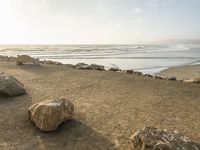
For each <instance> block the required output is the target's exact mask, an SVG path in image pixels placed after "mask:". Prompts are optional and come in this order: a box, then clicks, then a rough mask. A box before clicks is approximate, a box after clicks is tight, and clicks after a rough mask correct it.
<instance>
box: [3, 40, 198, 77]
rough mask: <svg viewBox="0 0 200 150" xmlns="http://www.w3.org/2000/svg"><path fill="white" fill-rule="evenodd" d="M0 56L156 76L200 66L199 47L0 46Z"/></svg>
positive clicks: (176, 45)
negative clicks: (130, 71)
mask: <svg viewBox="0 0 200 150" xmlns="http://www.w3.org/2000/svg"><path fill="white" fill-rule="evenodd" d="M0 55H4V56H17V55H30V56H32V57H35V58H39V59H40V60H44V59H45V60H53V61H57V62H62V63H64V64H76V63H79V62H83V63H88V64H91V63H95V64H100V65H104V66H105V67H106V68H110V67H119V68H120V69H123V70H127V69H134V70H137V71H141V72H143V73H149V74H154V73H157V72H159V71H161V70H163V69H166V68H169V67H173V66H181V65H188V64H195V63H199V62H200V45H183V44H182V45H180V44H173V45H158V44H155V45H1V46H0Z"/></svg>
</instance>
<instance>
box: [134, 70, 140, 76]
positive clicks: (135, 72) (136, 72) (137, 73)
mask: <svg viewBox="0 0 200 150" xmlns="http://www.w3.org/2000/svg"><path fill="white" fill-rule="evenodd" d="M134 74H136V75H139V76H141V75H142V72H139V71H134Z"/></svg>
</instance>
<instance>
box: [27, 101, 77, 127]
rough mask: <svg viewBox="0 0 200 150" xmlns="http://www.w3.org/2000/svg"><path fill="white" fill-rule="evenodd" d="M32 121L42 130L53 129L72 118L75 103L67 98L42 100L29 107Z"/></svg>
mask: <svg viewBox="0 0 200 150" xmlns="http://www.w3.org/2000/svg"><path fill="white" fill-rule="evenodd" d="M28 111H29V116H30V119H31V121H32V122H33V123H34V124H35V125H36V127H37V128H39V129H40V130H42V131H53V130H56V129H57V128H58V126H59V125H60V124H62V123H63V122H65V121H66V120H69V119H71V118H72V114H73V112H74V105H73V104H72V103H71V102H70V101H69V100H67V99H64V98H61V99H55V100H51V101H45V102H40V103H36V104H34V105H32V106H31V107H30V108H29V110H28Z"/></svg>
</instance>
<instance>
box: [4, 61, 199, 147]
mask: <svg viewBox="0 0 200 150" xmlns="http://www.w3.org/2000/svg"><path fill="white" fill-rule="evenodd" d="M0 70H1V71H3V72H5V73H8V74H12V75H14V76H15V77H17V78H18V79H19V80H20V81H21V82H23V83H24V85H25V87H26V89H27V94H26V95H24V96H18V97H16V98H0V149H1V150H4V149H6V150H7V149H9V150H15V149H19V150H32V149H33V150H38V149H39V150H40V149H41V150H104V149H121V150H126V149H129V145H130V140H129V137H130V136H131V135H132V134H133V133H134V132H135V131H136V130H137V129H140V128H143V127H144V126H155V127H159V128H166V129H169V130H177V131H179V132H181V133H183V134H185V135H186V136H188V137H189V138H191V139H193V140H195V141H198V142H200V92H199V91H200V84H193V83H190V84H188V83H182V82H179V81H167V80H159V79H152V78H149V77H139V76H137V75H131V74H124V73H116V72H109V71H87V70H85V71H84V70H77V69H70V68H66V67H65V66H55V65H42V66H31V65H24V66H16V65H15V64H12V63H2V62H1V63H0ZM54 97H66V98H68V99H70V100H71V101H72V102H73V103H74V105H75V114H74V119H73V120H71V121H68V122H66V123H64V124H63V125H62V126H61V127H60V128H59V130H58V131H55V132H52V133H43V132H40V131H39V130H37V129H36V128H35V127H34V126H33V125H32V124H31V123H30V121H29V118H28V115H27V108H28V107H29V106H30V105H31V104H33V103H36V102H39V101H43V100H46V99H51V98H54Z"/></svg>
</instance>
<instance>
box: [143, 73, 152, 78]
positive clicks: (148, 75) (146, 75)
mask: <svg viewBox="0 0 200 150" xmlns="http://www.w3.org/2000/svg"><path fill="white" fill-rule="evenodd" d="M144 76H145V77H150V78H152V77H153V76H152V75H150V74H144Z"/></svg>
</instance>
